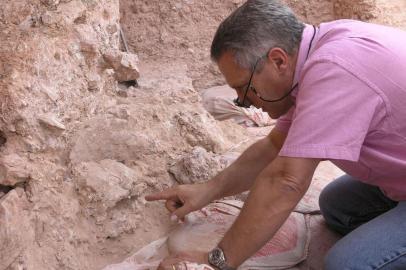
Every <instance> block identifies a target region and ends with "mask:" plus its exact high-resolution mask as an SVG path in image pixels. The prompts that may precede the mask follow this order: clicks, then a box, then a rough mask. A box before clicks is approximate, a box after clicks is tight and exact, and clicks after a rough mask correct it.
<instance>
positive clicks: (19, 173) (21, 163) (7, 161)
mask: <svg viewBox="0 0 406 270" xmlns="http://www.w3.org/2000/svg"><path fill="white" fill-rule="evenodd" d="M30 175H31V174H30V166H29V161H28V160H26V159H25V158H22V157H21V156H19V155H17V154H10V155H6V156H2V157H0V185H4V186H15V185H16V184H18V183H22V182H25V181H27V180H28V179H29V178H30Z"/></svg>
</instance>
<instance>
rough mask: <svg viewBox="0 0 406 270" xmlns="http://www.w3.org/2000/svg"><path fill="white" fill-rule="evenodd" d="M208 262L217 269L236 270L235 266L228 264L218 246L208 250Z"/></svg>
mask: <svg viewBox="0 0 406 270" xmlns="http://www.w3.org/2000/svg"><path fill="white" fill-rule="evenodd" d="M209 263H210V265H212V266H214V267H216V268H217V269H219V270H236V269H235V268H233V267H230V266H228V264H227V260H226V256H225V255H224V251H223V250H222V249H221V248H219V247H216V248H215V249H213V250H212V251H210V252H209Z"/></svg>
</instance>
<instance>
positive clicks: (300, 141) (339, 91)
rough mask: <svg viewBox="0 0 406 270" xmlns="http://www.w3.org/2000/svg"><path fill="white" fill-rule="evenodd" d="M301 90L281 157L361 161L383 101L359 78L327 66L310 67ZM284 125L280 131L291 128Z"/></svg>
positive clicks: (324, 62) (314, 64) (322, 62)
mask: <svg viewBox="0 0 406 270" xmlns="http://www.w3.org/2000/svg"><path fill="white" fill-rule="evenodd" d="M299 85H300V89H299V93H298V96H297V98H296V108H295V111H294V113H293V115H292V119H291V124H290V128H289V127H288V128H289V132H288V135H287V138H286V140H285V143H284V145H283V147H282V149H281V151H280V153H279V155H280V156H286V157H303V158H320V159H330V160H331V159H339V160H348V161H358V159H359V156H360V151H361V147H362V145H363V143H364V140H365V138H366V136H367V134H368V132H369V131H370V130H372V129H373V128H374V125H375V124H376V123H377V120H378V119H377V118H379V116H381V114H380V113H378V111H380V110H382V109H381V108H382V104H383V101H382V99H381V97H380V96H379V95H378V94H377V93H376V92H375V91H374V90H373V89H372V88H371V87H370V86H369V85H368V84H366V83H365V82H364V81H363V80H361V79H359V78H358V77H357V76H356V75H354V73H352V72H351V71H349V70H348V69H345V68H343V67H342V66H340V65H339V64H337V63H334V62H331V61H328V60H312V62H310V63H308V64H306V66H305V67H304V68H303V70H302V74H301V80H300V83H299ZM283 121H286V120H283V119H282V122H281V128H286V126H287V124H286V123H283Z"/></svg>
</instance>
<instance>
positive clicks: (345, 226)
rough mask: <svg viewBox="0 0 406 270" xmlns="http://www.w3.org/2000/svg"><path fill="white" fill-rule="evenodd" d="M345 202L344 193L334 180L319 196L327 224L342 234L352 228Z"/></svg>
mask: <svg viewBox="0 0 406 270" xmlns="http://www.w3.org/2000/svg"><path fill="white" fill-rule="evenodd" d="M343 203H344V202H343V198H342V194H341V192H340V190H339V189H337V188H336V187H335V183H334V182H332V183H330V184H329V185H327V186H326V187H325V188H324V189H323V191H322V192H321V194H320V197H319V206H320V211H321V214H322V215H323V217H324V219H325V221H326V223H327V225H328V226H329V227H330V228H332V229H333V230H335V231H337V232H339V233H341V234H347V233H348V232H350V231H351V229H352V228H350V227H349V217H348V214H347V213H345V209H343Z"/></svg>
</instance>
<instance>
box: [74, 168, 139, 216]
mask: <svg viewBox="0 0 406 270" xmlns="http://www.w3.org/2000/svg"><path fill="white" fill-rule="evenodd" d="M73 174H74V176H75V184H76V188H77V191H78V193H79V194H80V195H81V196H82V198H83V199H84V200H85V202H86V203H88V204H93V206H95V207H96V208H97V210H100V211H102V212H105V211H106V210H108V209H111V208H113V207H114V206H115V205H116V204H117V203H118V202H120V201H122V200H124V199H129V198H131V197H136V196H139V195H140V194H141V193H142V192H143V191H144V189H145V188H146V185H145V183H143V182H141V181H140V178H139V176H138V175H137V173H135V171H134V170H132V169H130V168H128V167H127V166H125V165H124V164H122V163H120V162H117V161H114V160H102V161H100V162H83V163H80V164H78V165H77V166H75V167H74V169H73Z"/></svg>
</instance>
